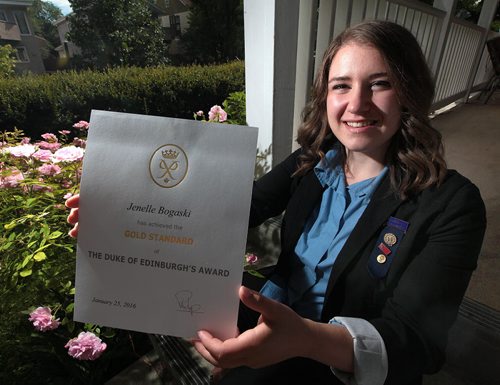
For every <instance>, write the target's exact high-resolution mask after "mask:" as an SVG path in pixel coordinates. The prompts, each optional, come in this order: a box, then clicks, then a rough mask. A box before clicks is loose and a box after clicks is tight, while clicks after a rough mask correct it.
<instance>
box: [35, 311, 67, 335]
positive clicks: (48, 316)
mask: <svg viewBox="0 0 500 385" xmlns="http://www.w3.org/2000/svg"><path fill="white" fill-rule="evenodd" d="M29 320H30V321H31V322H33V326H34V327H35V329H36V330H38V331H41V332H46V331H47V330H54V329H57V328H58V327H59V325H60V324H61V323H60V322H59V318H58V319H54V316H53V315H52V312H51V310H50V308H48V307H37V308H36V309H35V310H34V311H32V312H31V313H30V318H29Z"/></svg>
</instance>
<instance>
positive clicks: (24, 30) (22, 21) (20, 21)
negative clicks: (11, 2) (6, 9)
mask: <svg viewBox="0 0 500 385" xmlns="http://www.w3.org/2000/svg"><path fill="white" fill-rule="evenodd" d="M12 13H13V14H14V18H15V19H16V23H17V25H18V26H19V31H21V35H30V29H29V27H28V20H27V19H26V14H25V13H24V11H12Z"/></svg>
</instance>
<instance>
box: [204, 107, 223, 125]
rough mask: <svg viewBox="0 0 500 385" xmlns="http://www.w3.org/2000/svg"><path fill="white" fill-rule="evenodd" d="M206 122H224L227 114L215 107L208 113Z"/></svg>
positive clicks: (220, 108)
mask: <svg viewBox="0 0 500 385" xmlns="http://www.w3.org/2000/svg"><path fill="white" fill-rule="evenodd" d="M208 120H209V121H211V122H220V123H222V122H225V121H226V120H227V113H226V111H224V110H223V109H222V107H221V106H218V105H215V106H213V107H212V108H211V109H210V111H209V112H208Z"/></svg>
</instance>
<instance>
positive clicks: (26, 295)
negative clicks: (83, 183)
mask: <svg viewBox="0 0 500 385" xmlns="http://www.w3.org/2000/svg"><path fill="white" fill-rule="evenodd" d="M87 129H88V123H87V122H85V121H80V122H78V123H76V124H75V125H74V126H73V130H72V131H70V130H62V131H60V132H59V133H58V135H55V134H51V133H46V134H43V135H41V137H40V139H39V140H32V138H28V137H25V136H24V134H23V132H22V131H20V130H15V131H12V132H4V133H1V134H0V283H1V284H0V297H1V298H2V301H0V362H2V371H0V383H2V384H10V383H12V384H15V383H23V384H31V383H33V384H35V383H36V384H45V383H47V384H49V383H59V382H60V383H68V379H70V380H71V383H73V384H92V383H102V382H103V381H104V380H105V379H106V378H109V376H111V375H112V374H113V373H116V372H117V371H119V370H121V369H123V368H124V367H125V366H126V365H129V364H130V363H131V362H133V361H134V360H136V359H137V358H138V357H139V356H140V355H139V354H138V353H137V352H136V351H135V347H134V341H135V343H136V344H137V342H138V341H139V344H142V346H145V345H148V344H149V341H147V338H145V335H142V334H141V333H132V332H128V331H123V330H114V329H112V328H102V327H99V326H97V325H91V324H82V323H77V322H74V321H73V306H74V305H73V298H74V275H75V254H76V253H75V240H74V239H72V238H70V237H69V236H68V235H67V231H68V230H69V227H68V225H67V223H66V217H67V215H68V211H67V210H66V208H65V206H64V201H65V200H66V199H67V198H68V197H69V196H71V195H73V194H75V193H77V192H78V188H79V181H80V175H81V165H82V159H83V156H84V153H85V144H86V132H87ZM144 341H147V343H145V342H144ZM148 346H149V345H148ZM117 356H119V357H121V358H122V359H121V360H118V361H117V362H116V363H115V362H114V361H115V358H116V357H117ZM61 364H63V365H61ZM16 378H17V380H16ZM30 381H32V382H30Z"/></svg>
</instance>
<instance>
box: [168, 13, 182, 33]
mask: <svg viewBox="0 0 500 385" xmlns="http://www.w3.org/2000/svg"><path fill="white" fill-rule="evenodd" d="M170 30H171V31H172V34H173V35H174V36H180V35H181V17H180V16H179V15H171V16H170Z"/></svg>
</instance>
